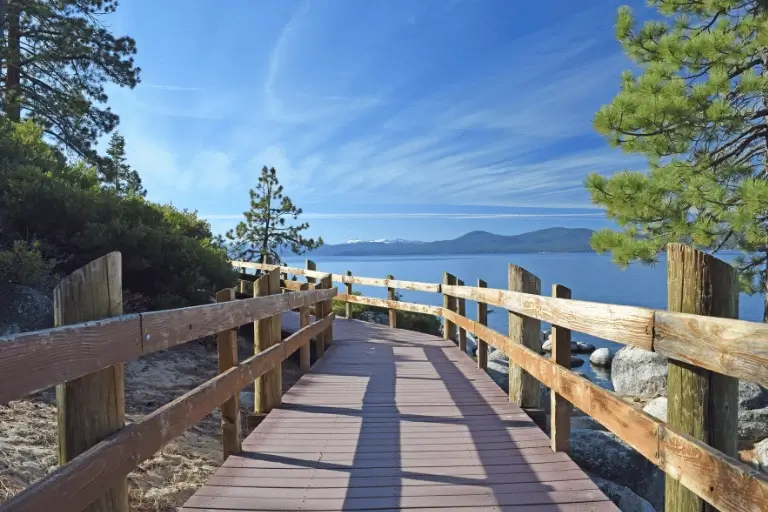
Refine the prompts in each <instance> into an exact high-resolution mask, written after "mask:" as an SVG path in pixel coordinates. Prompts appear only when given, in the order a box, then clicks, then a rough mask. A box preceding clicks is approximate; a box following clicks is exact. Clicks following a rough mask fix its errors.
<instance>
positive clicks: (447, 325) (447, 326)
mask: <svg viewBox="0 0 768 512" xmlns="http://www.w3.org/2000/svg"><path fill="white" fill-rule="evenodd" d="M449 286H454V287H455V286H456V276H454V275H453V274H449V273H448V272H445V273H443V286H442V288H443V289H445V288H446V287H449ZM456 306H457V304H456V298H455V297H453V296H452V295H448V294H443V310H444V311H445V310H447V311H450V312H452V313H455V312H456ZM443 316H444V318H445V322H444V323H443V339H446V340H451V341H453V342H454V343H455V342H456V324H454V323H453V322H452V321H451V320H450V319H449V318H448V317H446V316H445V315H443Z"/></svg>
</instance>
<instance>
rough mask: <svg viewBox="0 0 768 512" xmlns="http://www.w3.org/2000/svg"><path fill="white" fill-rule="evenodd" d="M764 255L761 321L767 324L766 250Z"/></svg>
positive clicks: (767, 281) (767, 275)
mask: <svg viewBox="0 0 768 512" xmlns="http://www.w3.org/2000/svg"><path fill="white" fill-rule="evenodd" d="M765 257H766V259H765V271H764V273H763V323H766V324H768V251H766V253H765Z"/></svg>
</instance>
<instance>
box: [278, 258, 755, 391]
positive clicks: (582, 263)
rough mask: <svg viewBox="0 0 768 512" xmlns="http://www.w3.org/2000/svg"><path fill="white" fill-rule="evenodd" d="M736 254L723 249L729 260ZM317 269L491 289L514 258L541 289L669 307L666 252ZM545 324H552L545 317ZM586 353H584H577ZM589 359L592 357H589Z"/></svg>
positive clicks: (600, 374)
mask: <svg viewBox="0 0 768 512" xmlns="http://www.w3.org/2000/svg"><path fill="white" fill-rule="evenodd" d="M734 256H735V254H722V255H721V257H722V258H723V259H726V260H730V259H732V258H733V257H734ZM314 260H315V263H317V269H318V270H322V271H326V272H331V273H338V274H343V273H345V272H346V271H347V270H350V271H351V272H352V274H353V275H358V276H365V277H386V276H387V274H392V275H393V276H394V277H395V278H397V279H403V280H408V281H425V282H431V283H440V282H442V279H443V272H450V273H451V274H453V275H455V276H457V277H458V278H459V279H462V280H463V281H464V282H465V284H467V285H473V286H475V285H477V279H478V278H481V279H484V280H485V281H486V282H487V283H488V287H489V288H502V289H506V287H507V264H509V263H514V264H516V265H519V266H521V267H523V268H525V269H526V270H528V271H529V272H532V273H533V274H535V275H537V276H538V277H539V278H540V279H541V289H542V293H543V294H546V295H549V294H550V293H551V289H552V284H554V283H558V284H562V285H565V286H567V287H568V288H570V289H571V291H572V296H573V298H574V299H579V300H587V301H593V302H606V303H612V304H624V305H629V306H643V307H647V308H654V309H666V307H667V282H666V272H667V268H666V258H665V256H662V257H661V258H660V260H659V263H658V264H657V265H655V266H645V265H639V264H637V265H630V266H629V267H628V268H627V269H626V270H622V269H621V268H619V267H617V266H616V265H614V264H613V263H611V259H610V256H607V255H600V254H595V253H567V254H488V255H468V256H441V257H434V256H424V257H420V256H412V257H386V258H377V257H365V258H344V257H328V258H314ZM286 261H287V263H288V264H289V265H290V266H296V267H303V266H304V259H302V258H287V259H286ZM353 290H357V291H360V292H361V293H362V294H363V295H366V296H369V297H378V298H386V289H385V288H380V287H374V286H359V285H354V287H353ZM398 292H399V293H400V294H402V296H403V300H405V301H408V302H419V303H422V304H431V305H434V306H442V295H440V294H437V293H427V292H415V291H410V290H398ZM490 309H491V310H493V312H492V313H491V314H489V315H488V324H489V326H490V327H491V328H493V329H494V330H496V331H498V332H501V333H506V332H507V314H506V312H505V311H503V310H500V309H497V308H493V307H490ZM467 316H469V317H471V318H476V317H477V309H476V306H475V304H474V303H473V302H469V301H468V302H467ZM762 317H763V298H762V296H760V295H754V296H748V295H746V294H741V296H740V297H739V318H741V319H743V320H750V321H755V322H760V321H762ZM542 329H549V325H548V324H545V323H543V322H542ZM573 339H574V340H576V341H585V342H589V343H592V344H594V345H595V346H597V347H608V348H610V349H611V350H614V351H615V350H618V349H619V348H620V347H621V346H622V345H619V344H617V343H612V342H610V341H606V340H602V339H599V338H595V337H592V336H588V335H585V334H581V333H577V332H574V333H573ZM579 357H582V358H584V356H579ZM587 358H588V356H587ZM575 370H576V371H578V372H580V373H584V374H585V375H587V376H589V378H590V379H592V380H593V381H594V382H596V383H598V384H600V385H601V386H603V387H606V388H609V389H610V388H611V384H610V374H609V373H608V372H606V371H605V370H603V369H601V368H595V367H592V366H591V365H590V364H589V361H588V360H587V361H586V363H585V364H584V365H583V366H581V367H579V368H576V369H575Z"/></svg>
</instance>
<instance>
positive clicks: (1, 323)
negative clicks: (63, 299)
mask: <svg viewBox="0 0 768 512" xmlns="http://www.w3.org/2000/svg"><path fill="white" fill-rule="evenodd" d="M50 327H53V299H52V298H51V296H49V295H47V294H45V293H43V292H40V291H38V290H35V289H34V288H30V287H29V286H21V285H17V284H0V333H2V334H0V335H3V336H9V335H11V334H16V333H19V332H27V331H37V330H39V329H48V328H50Z"/></svg>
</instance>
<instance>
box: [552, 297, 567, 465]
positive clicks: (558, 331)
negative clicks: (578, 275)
mask: <svg viewBox="0 0 768 512" xmlns="http://www.w3.org/2000/svg"><path fill="white" fill-rule="evenodd" d="M552 296H553V297H556V298H559V299H570V298H571V290H570V289H569V288H566V287H565V286H563V285H560V284H553V285H552ZM552 361H553V362H554V363H555V364H557V365H559V366H562V367H563V368H565V369H567V370H570V368H571V331H570V329H565V328H563V327H558V326H557V325H554V324H553V325H552ZM555 379H557V377H555ZM549 400H550V406H549V411H550V419H549V434H550V435H549V438H550V446H551V447H552V451H553V452H568V451H570V448H571V443H570V438H571V410H572V407H571V403H570V402H569V401H568V400H566V399H565V398H563V397H562V396H560V395H559V394H557V393H555V392H554V391H550V394H549Z"/></svg>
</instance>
